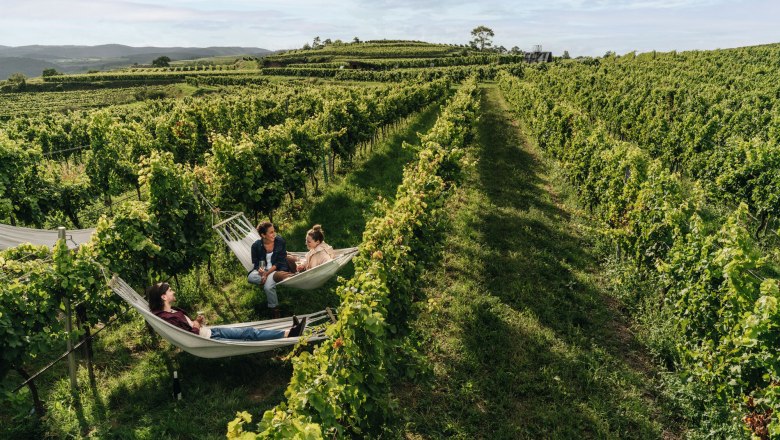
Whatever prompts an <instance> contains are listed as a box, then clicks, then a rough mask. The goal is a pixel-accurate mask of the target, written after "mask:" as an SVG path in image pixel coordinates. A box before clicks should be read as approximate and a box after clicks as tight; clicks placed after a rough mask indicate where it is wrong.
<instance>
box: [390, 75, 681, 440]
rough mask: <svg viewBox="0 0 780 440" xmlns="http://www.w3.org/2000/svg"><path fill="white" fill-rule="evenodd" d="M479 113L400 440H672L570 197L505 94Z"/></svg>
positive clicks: (435, 277)
mask: <svg viewBox="0 0 780 440" xmlns="http://www.w3.org/2000/svg"><path fill="white" fill-rule="evenodd" d="M482 109H483V110H482V113H483V114H482V119H481V122H480V125H479V132H478V145H477V146H476V148H475V149H476V152H475V155H476V156H477V157H478V159H479V162H478V165H477V166H476V167H475V169H474V170H473V172H472V173H470V175H469V177H468V178H467V181H466V182H465V183H464V185H463V186H462V187H461V188H460V189H459V191H458V193H457V194H456V195H455V197H453V199H452V201H451V203H450V208H451V221H452V225H451V228H452V232H451V236H450V237H449V238H448V242H447V243H446V246H445V248H446V251H445V254H444V257H443V260H442V264H441V265H440V266H439V267H437V268H434V269H433V270H432V271H431V272H430V274H429V279H428V280H427V286H426V287H425V290H426V294H427V297H428V303H427V310H426V311H423V313H422V314H421V317H420V319H419V320H418V322H417V323H415V326H416V327H417V329H418V331H419V333H420V334H421V335H422V337H423V344H422V347H423V351H424V355H425V356H426V358H427V359H428V361H429V362H430V365H431V367H432V369H431V374H430V375H429V379H430V380H426V381H422V382H421V383H418V384H405V385H402V386H400V387H399V389H397V391H398V395H399V396H400V408H403V415H404V417H403V419H402V420H403V421H402V422H401V424H400V425H399V427H398V429H397V431H396V435H397V436H399V437H405V438H463V439H472V438H490V439H501V438H506V439H516V438H532V439H540V438H560V439H575V438H576V439H579V438H598V439H602V438H642V439H647V438H663V437H672V436H673V435H672V434H670V433H669V432H667V431H668V429H667V428H666V426H668V425H669V420H668V419H667V418H666V416H665V414H666V412H665V411H664V409H663V407H662V405H661V404H660V403H659V402H658V401H657V398H656V397H655V395H654V385H653V380H652V369H651V367H650V363H649V362H648V361H647V359H646V356H645V355H644V353H643V352H642V350H641V348H640V346H639V344H638V343H637V342H636V341H635V340H634V339H633V337H632V336H631V334H630V332H628V330H627V326H626V325H625V324H624V322H623V319H622V318H621V317H620V315H619V312H617V311H616V309H617V307H616V306H615V303H614V301H612V300H611V299H610V298H609V297H608V296H607V294H606V293H605V284H606V281H607V280H605V279H604V276H603V275H602V274H601V273H600V272H599V266H598V261H597V259H596V256H595V255H596V251H595V250H594V249H593V244H592V241H591V240H590V239H589V238H588V237H590V236H592V235H593V232H592V231H591V228H590V227H589V226H588V224H587V221H586V220H584V219H583V217H582V216H581V215H579V214H578V210H577V208H576V203H574V202H573V197H572V195H571V194H570V193H569V192H567V191H568V190H567V188H566V186H565V185H564V184H563V183H562V182H563V181H562V179H561V178H560V177H559V176H556V174H555V173H556V170H555V168H554V167H552V166H550V165H548V164H547V163H546V162H545V161H544V160H543V159H542V158H541V155H540V153H539V152H538V151H537V150H536V147H535V145H533V144H532V143H530V142H529V141H528V140H527V139H526V138H525V137H524V135H523V134H522V131H521V129H520V128H519V124H518V122H517V121H516V120H515V119H514V117H513V116H512V114H511V113H510V112H509V111H508V110H507V106H506V103H505V102H504V100H503V97H502V96H501V94H500V92H499V91H498V90H497V89H496V88H495V87H490V86H488V87H486V88H485V89H484V91H483V100H482Z"/></svg>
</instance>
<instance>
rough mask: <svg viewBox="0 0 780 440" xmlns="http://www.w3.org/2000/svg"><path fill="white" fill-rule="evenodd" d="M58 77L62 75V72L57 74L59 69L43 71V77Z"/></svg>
mask: <svg viewBox="0 0 780 440" xmlns="http://www.w3.org/2000/svg"><path fill="white" fill-rule="evenodd" d="M57 75H62V74H61V73H60V72H57V69H43V75H42V76H57Z"/></svg>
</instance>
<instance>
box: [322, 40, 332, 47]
mask: <svg viewBox="0 0 780 440" xmlns="http://www.w3.org/2000/svg"><path fill="white" fill-rule="evenodd" d="M328 44H333V42H332V41H331V40H330V38H326V39H325V41H323V42H322V45H323V46H327V45H328Z"/></svg>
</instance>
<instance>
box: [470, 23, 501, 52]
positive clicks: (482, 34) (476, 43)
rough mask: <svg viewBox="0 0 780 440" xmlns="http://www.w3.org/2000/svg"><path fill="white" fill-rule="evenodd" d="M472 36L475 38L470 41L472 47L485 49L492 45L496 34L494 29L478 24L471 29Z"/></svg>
mask: <svg viewBox="0 0 780 440" xmlns="http://www.w3.org/2000/svg"><path fill="white" fill-rule="evenodd" d="M471 36H472V37H474V39H473V40H471V41H470V42H469V43H470V44H471V47H474V48H477V49H479V50H485V48H488V49H489V48H490V46H492V45H493V37H494V36H495V34H494V33H493V29H490V28H489V27H487V26H477V27H475V28H474V29H473V30H472V31H471Z"/></svg>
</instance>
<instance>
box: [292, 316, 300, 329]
mask: <svg viewBox="0 0 780 440" xmlns="http://www.w3.org/2000/svg"><path fill="white" fill-rule="evenodd" d="M300 322H301V321H299V320H298V317H297V316H295V315H293V327H294V326H296V325H298V324H300Z"/></svg>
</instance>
